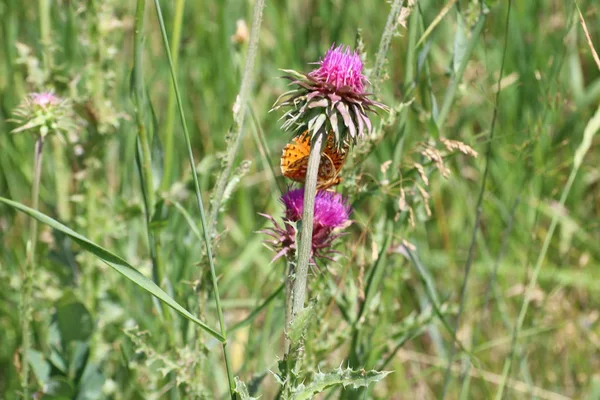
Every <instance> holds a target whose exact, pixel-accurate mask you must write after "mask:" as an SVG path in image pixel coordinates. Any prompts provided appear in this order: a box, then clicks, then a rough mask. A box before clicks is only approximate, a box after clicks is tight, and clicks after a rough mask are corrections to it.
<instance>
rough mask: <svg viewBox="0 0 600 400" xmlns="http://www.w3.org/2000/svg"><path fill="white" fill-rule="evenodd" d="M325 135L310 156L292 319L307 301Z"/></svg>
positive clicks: (318, 140)
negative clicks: (318, 180) (316, 199)
mask: <svg viewBox="0 0 600 400" xmlns="http://www.w3.org/2000/svg"><path fill="white" fill-rule="evenodd" d="M323 136H325V133H323V132H320V133H317V135H316V137H315V138H314V139H313V143H312V145H311V149H310V155H309V156H308V166H307V170H306V181H305V185H304V203H303V206H302V207H303V210H302V221H301V229H300V243H299V244H298V263H297V264H296V274H295V275H296V278H295V279H294V289H293V297H294V299H293V302H292V318H291V321H290V323H291V322H293V321H294V318H296V315H298V313H299V312H300V311H301V310H302V309H303V308H304V301H305V299H306V281H307V279H308V263H309V262H310V259H311V254H312V233H313V217H314V212H315V196H316V194H317V175H318V173H319V163H320V162H321V148H322V146H323V140H324V139H323Z"/></svg>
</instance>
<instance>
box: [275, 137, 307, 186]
mask: <svg viewBox="0 0 600 400" xmlns="http://www.w3.org/2000/svg"><path fill="white" fill-rule="evenodd" d="M309 154H310V137H309V136H308V135H301V136H297V137H295V138H294V139H293V140H292V142H291V143H288V144H287V145H286V146H285V147H284V148H283V153H282V154H281V165H280V167H281V173H282V174H283V176H285V177H286V178H289V179H291V180H293V181H296V182H304V179H305V177H306V167H307V165H308V156H309Z"/></svg>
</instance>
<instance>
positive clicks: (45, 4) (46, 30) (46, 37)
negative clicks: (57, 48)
mask: <svg viewBox="0 0 600 400" xmlns="http://www.w3.org/2000/svg"><path fill="white" fill-rule="evenodd" d="M38 12H39V13H40V39H41V40H40V43H41V45H42V63H43V66H44V69H45V70H46V72H47V73H49V72H50V54H49V51H48V45H49V44H50V0H39V1H38Z"/></svg>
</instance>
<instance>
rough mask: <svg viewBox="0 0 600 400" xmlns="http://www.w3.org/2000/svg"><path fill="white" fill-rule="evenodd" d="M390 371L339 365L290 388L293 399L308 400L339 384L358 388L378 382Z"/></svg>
mask: <svg viewBox="0 0 600 400" xmlns="http://www.w3.org/2000/svg"><path fill="white" fill-rule="evenodd" d="M391 372H392V371H381V372H380V371H374V370H372V371H365V370H359V371H355V370H352V369H350V368H346V369H342V368H341V367H340V368H338V369H337V370H335V371H333V372H329V373H326V374H324V373H322V372H318V373H316V374H315V375H314V377H313V380H312V381H311V382H310V383H309V384H308V385H304V384H303V383H301V384H300V385H299V386H296V387H295V388H293V389H292V397H291V398H292V399H293V400H308V399H312V398H313V396H314V395H315V394H317V393H321V392H323V391H324V390H325V389H327V388H329V387H331V386H336V385H340V386H343V387H344V388H347V387H349V388H352V389H358V388H361V387H367V386H369V385H370V384H372V383H376V382H379V381H380V380H382V379H383V378H385V377H386V376H387V375H389V374H390V373H391Z"/></svg>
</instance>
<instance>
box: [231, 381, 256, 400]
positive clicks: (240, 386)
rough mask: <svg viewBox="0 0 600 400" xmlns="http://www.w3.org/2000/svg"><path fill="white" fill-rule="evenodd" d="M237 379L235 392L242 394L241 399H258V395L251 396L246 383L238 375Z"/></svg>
mask: <svg viewBox="0 0 600 400" xmlns="http://www.w3.org/2000/svg"><path fill="white" fill-rule="evenodd" d="M234 379H235V393H237V394H239V395H240V399H241V400H258V397H251V396H250V394H249V393H248V388H247V387H246V384H245V383H244V382H242V381H241V380H240V378H238V377H237V376H236V377H235V378H234Z"/></svg>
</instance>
